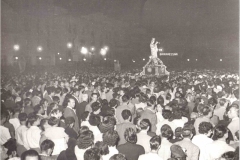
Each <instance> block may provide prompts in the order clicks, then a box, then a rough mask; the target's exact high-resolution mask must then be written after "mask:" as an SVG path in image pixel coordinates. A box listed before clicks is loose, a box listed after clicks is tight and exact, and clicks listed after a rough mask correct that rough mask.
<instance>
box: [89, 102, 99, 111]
mask: <svg viewBox="0 0 240 160" xmlns="http://www.w3.org/2000/svg"><path fill="white" fill-rule="evenodd" d="M91 108H92V111H93V112H95V111H97V110H99V109H100V108H101V106H100V103H99V102H93V103H92V105H91Z"/></svg>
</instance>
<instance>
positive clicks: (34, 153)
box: [21, 149, 40, 160]
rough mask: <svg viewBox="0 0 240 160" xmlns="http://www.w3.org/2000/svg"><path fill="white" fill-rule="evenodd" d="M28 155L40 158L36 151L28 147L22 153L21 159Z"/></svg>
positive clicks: (24, 159)
mask: <svg viewBox="0 0 240 160" xmlns="http://www.w3.org/2000/svg"><path fill="white" fill-rule="evenodd" d="M29 157H35V158H37V160H40V156H39V154H38V152H37V151H35V150H33V149H30V150H27V151H25V152H23V153H22V155H21V160H27V159H29Z"/></svg>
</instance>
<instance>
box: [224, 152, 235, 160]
mask: <svg viewBox="0 0 240 160" xmlns="http://www.w3.org/2000/svg"><path fill="white" fill-rule="evenodd" d="M234 157H235V152H233V151H229V152H226V153H224V154H223V155H222V156H221V158H225V159H226V160H233V158H234Z"/></svg>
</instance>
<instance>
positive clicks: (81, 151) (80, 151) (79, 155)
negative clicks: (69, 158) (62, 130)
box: [74, 145, 91, 160]
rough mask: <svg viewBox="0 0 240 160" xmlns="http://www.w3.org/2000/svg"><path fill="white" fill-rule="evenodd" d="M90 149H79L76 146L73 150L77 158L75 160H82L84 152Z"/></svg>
mask: <svg viewBox="0 0 240 160" xmlns="http://www.w3.org/2000/svg"><path fill="white" fill-rule="evenodd" d="M90 148H91V147H88V148H86V149H79V148H78V146H77V145H76V146H75V148H74V153H75V155H76V157H77V160H84V153H85V152H86V150H88V149H90Z"/></svg>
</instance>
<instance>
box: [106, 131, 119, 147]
mask: <svg viewBox="0 0 240 160" xmlns="http://www.w3.org/2000/svg"><path fill="white" fill-rule="evenodd" d="M118 140H119V136H118V133H117V131H114V130H113V129H112V130H109V131H107V132H106V133H104V134H103V142H104V143H106V144H107V145H108V146H116V145H117V142H118Z"/></svg>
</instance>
